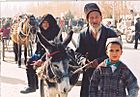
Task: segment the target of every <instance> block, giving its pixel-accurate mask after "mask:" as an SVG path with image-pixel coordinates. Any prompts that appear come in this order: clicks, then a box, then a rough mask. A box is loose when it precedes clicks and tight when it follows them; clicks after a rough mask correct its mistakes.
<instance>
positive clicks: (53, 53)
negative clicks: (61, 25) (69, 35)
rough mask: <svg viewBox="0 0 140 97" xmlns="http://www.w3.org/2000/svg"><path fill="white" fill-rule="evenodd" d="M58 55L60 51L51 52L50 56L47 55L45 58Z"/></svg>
mask: <svg viewBox="0 0 140 97" xmlns="http://www.w3.org/2000/svg"><path fill="white" fill-rule="evenodd" d="M58 53H60V51H55V52H52V53H50V54H47V57H51V56H53V55H55V54H58Z"/></svg>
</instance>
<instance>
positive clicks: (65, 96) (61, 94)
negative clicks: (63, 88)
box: [58, 93, 68, 97]
mask: <svg viewBox="0 0 140 97" xmlns="http://www.w3.org/2000/svg"><path fill="white" fill-rule="evenodd" d="M67 96H68V93H60V94H59V96H58V97H67Z"/></svg>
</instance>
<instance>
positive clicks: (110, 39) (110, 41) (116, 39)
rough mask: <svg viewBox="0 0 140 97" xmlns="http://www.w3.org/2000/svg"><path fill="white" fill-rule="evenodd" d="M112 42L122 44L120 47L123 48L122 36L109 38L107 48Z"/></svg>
mask: <svg viewBox="0 0 140 97" xmlns="http://www.w3.org/2000/svg"><path fill="white" fill-rule="evenodd" d="M110 43H116V44H118V45H120V47H121V49H122V40H121V39H120V38H118V37H113V38H108V39H107V41H106V49H107V46H108V45H109V44H110Z"/></svg>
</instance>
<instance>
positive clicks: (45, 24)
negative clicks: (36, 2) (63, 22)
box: [20, 14, 62, 94]
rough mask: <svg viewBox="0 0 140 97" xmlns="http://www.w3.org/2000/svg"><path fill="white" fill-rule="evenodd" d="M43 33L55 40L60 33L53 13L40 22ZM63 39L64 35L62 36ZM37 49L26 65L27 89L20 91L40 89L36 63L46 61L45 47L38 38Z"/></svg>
mask: <svg viewBox="0 0 140 97" xmlns="http://www.w3.org/2000/svg"><path fill="white" fill-rule="evenodd" d="M39 29H40V31H41V34H42V35H43V36H44V37H45V38H46V39H47V40H49V41H51V40H54V38H55V37H57V35H58V34H59V31H60V28H59V26H58V25H57V22H56V20H55V18H54V17H53V16H52V15H51V14H47V15H44V16H43V17H42V19H41V22H40V24H39ZM60 38H61V39H60V40H61V41H62V36H61V37H60ZM36 43H37V44H36V51H35V54H34V55H33V56H32V57H31V58H29V60H28V62H27V65H26V73H27V81H28V87H27V88H25V90H21V91H20V93H23V94H27V93H31V92H35V91H36V89H38V77H37V74H36V70H35V69H34V65H36V64H37V65H41V64H42V63H43V62H44V61H45V56H44V55H45V52H46V51H45V49H44V48H43V46H42V45H41V44H40V42H39V41H38V39H36Z"/></svg>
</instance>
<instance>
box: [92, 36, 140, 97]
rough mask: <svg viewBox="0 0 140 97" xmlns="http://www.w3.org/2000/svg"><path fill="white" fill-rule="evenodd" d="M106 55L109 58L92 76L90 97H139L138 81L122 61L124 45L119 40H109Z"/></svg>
mask: <svg viewBox="0 0 140 97" xmlns="http://www.w3.org/2000/svg"><path fill="white" fill-rule="evenodd" d="M106 54H107V56H108V58H107V59H105V60H104V61H103V62H102V63H101V64H99V66H98V67H97V68H96V70H95V71H94V73H93V74H92V77H91V80H90V86H89V97H137V96H138V90H139V87H138V84H137V79H136V77H135V76H134V74H133V73H132V72H131V71H130V69H129V68H128V67H127V66H126V65H125V64H124V63H122V62H121V61H120V56H121V55H122V43H121V41H120V40H119V38H108V39H107V43H106ZM126 89H127V92H128V95H127V94H126Z"/></svg>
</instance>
